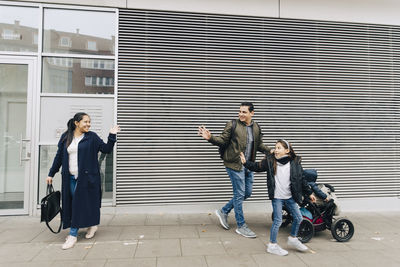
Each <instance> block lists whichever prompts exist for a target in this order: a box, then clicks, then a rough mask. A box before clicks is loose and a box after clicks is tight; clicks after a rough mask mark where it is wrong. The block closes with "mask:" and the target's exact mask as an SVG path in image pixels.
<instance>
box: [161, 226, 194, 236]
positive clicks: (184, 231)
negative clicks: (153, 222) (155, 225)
mask: <svg viewBox="0 0 400 267" xmlns="http://www.w3.org/2000/svg"><path fill="white" fill-rule="evenodd" d="M198 237H199V233H198V232H197V229H196V227H195V226H188V225H184V226H176V225H171V226H161V231H160V238H198Z"/></svg>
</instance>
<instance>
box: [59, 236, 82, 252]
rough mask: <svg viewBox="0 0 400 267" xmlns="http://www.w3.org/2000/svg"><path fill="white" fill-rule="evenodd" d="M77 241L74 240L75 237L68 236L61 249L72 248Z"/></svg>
mask: <svg viewBox="0 0 400 267" xmlns="http://www.w3.org/2000/svg"><path fill="white" fill-rule="evenodd" d="M77 240H78V238H76V236H72V235H68V236H67V238H66V239H65V243H64V244H63V245H62V249H69V248H72V247H73V246H74V245H75V243H76V241H77Z"/></svg>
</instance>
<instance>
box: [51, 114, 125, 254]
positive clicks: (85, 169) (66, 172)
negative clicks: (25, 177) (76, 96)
mask: <svg viewBox="0 0 400 267" xmlns="http://www.w3.org/2000/svg"><path fill="white" fill-rule="evenodd" d="M89 128H90V117H89V115H87V114H86V113H83V112H79V113H76V114H75V116H74V117H73V118H72V119H70V120H69V121H68V130H67V131H66V132H65V133H63V135H62V136H61V138H60V141H59V142H58V150H57V154H56V156H55V158H54V161H53V165H52V166H51V168H50V171H49V175H48V177H47V179H46V182H47V183H48V184H51V183H52V181H53V177H54V175H55V174H56V173H57V172H58V171H59V169H60V167H61V166H62V170H61V176H62V183H61V193H62V221H63V228H64V229H66V228H70V233H69V235H68V237H67V239H66V241H65V243H64V244H63V246H62V248H63V249H69V248H72V247H73V246H74V245H75V243H76V241H77V236H78V229H79V228H85V227H88V230H87V233H86V238H92V237H93V236H94V234H95V232H96V230H97V225H98V224H99V223H100V207H101V195H102V194H101V183H100V167H99V162H98V153H99V151H101V152H103V153H111V152H112V150H113V147H114V143H115V142H116V134H117V133H118V132H119V131H120V128H119V126H118V125H117V126H114V127H112V128H111V130H110V134H109V136H108V141H107V143H104V142H103V140H102V139H101V138H100V137H99V136H98V135H97V134H96V133H94V132H91V131H89Z"/></svg>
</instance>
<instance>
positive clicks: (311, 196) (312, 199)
mask: <svg viewBox="0 0 400 267" xmlns="http://www.w3.org/2000/svg"><path fill="white" fill-rule="evenodd" d="M310 199H311V202H312V203H315V202H316V201H317V199H316V198H315V196H314V195H313V194H311V195H310Z"/></svg>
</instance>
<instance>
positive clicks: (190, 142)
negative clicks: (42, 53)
mask: <svg viewBox="0 0 400 267" xmlns="http://www.w3.org/2000/svg"><path fill="white" fill-rule="evenodd" d="M119 14H120V22H119V66H118V70H119V75H118V108H117V109H118V124H120V125H121V127H122V128H123V132H121V134H120V135H119V137H118V151H117V152H118V153H117V177H116V183H117V191H116V195H117V197H116V201H117V205H124V204H168V203H195V202H197V203H198V202H216V201H226V200H228V199H229V198H230V197H231V196H232V192H231V184H230V181H229V178H228V176H227V174H226V172H225V169H224V167H223V166H222V163H221V160H220V159H219V156H218V152H217V147H215V146H211V145H210V144H209V143H207V142H206V141H204V140H202V139H201V138H200V137H198V136H197V126H198V125H201V124H204V125H206V126H207V127H208V128H209V129H210V130H211V131H212V133H215V134H219V133H220V132H221V131H222V129H223V127H224V125H225V123H226V122H227V121H228V120H230V119H232V118H236V117H237V112H238V109H239V105H240V102H242V101H243V100H248V101H252V102H254V104H255V107H256V116H255V119H256V120H257V121H258V122H259V123H260V125H261V127H262V129H263V133H264V142H265V143H266V144H268V145H270V146H273V145H274V142H275V140H276V139H277V138H280V137H284V138H286V139H287V140H289V141H291V142H292V144H293V146H294V148H295V150H296V152H297V153H298V154H299V155H301V156H302V157H303V166H304V168H316V169H317V170H318V172H319V181H320V182H326V183H331V184H333V185H334V186H335V187H336V190H337V194H338V196H339V197H342V198H343V197H377V196H398V195H399V179H400V178H399V174H400V173H399V165H398V162H399V153H398V152H399V149H398V143H397V136H398V134H399V111H398V110H399V94H398V89H399V77H400V76H399V74H400V73H399V56H398V55H399V37H400V36H399V28H398V27H396V28H394V27H390V26H379V25H366V24H346V23H331V22H320V21H304V20H287V19H268V18H259V17H243V16H226V15H209V14H193V13H178V12H158V11H138V10H126V9H121V10H120V12H119ZM261 156H262V155H259V159H260V158H261ZM266 198H267V193H266V183H265V174H256V176H255V182H254V189H253V196H252V197H251V199H249V201H251V200H264V199H266Z"/></svg>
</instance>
